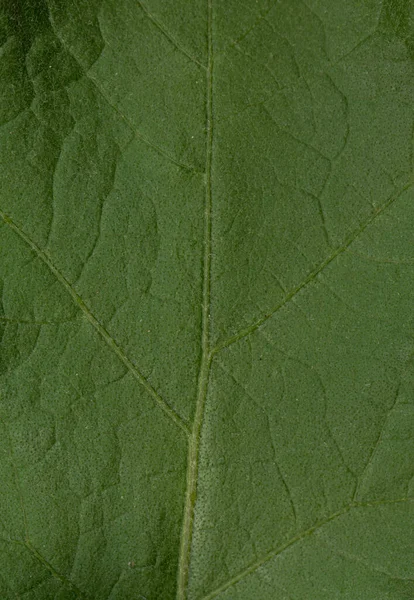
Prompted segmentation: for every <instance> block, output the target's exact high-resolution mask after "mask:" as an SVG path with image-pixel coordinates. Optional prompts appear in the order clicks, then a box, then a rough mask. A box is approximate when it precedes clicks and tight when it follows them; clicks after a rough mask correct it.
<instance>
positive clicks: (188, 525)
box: [177, 0, 213, 600]
mask: <svg viewBox="0 0 414 600" xmlns="http://www.w3.org/2000/svg"><path fill="white" fill-rule="evenodd" d="M212 4H213V0H208V8H207V10H208V15H207V22H208V38H207V39H208V66H207V77H206V97H207V101H206V117H207V119H206V129H207V139H206V176H205V177H206V187H205V212H204V261H203V301H202V331H201V349H202V352H201V362H200V370H199V378H198V394H197V402H196V409H195V416H194V422H193V428H192V431H191V437H190V441H189V445H188V459H187V460H188V462H187V487H186V494H185V505H184V517H183V528H182V532H181V547H180V557H179V564H178V581H177V600H185V599H186V598H187V588H188V576H189V566H190V555H191V542H192V534H193V523H194V509H195V504H196V500H197V480H198V469H199V454H200V438H201V428H202V424H203V417H204V407H205V402H206V397H207V388H208V380H209V374H210V366H211V354H210V280H211V218H212V214H211V213H212V188H211V179H212V178H211V170H212V158H213V32H212V27H213V23H212V20H213V5H212Z"/></svg>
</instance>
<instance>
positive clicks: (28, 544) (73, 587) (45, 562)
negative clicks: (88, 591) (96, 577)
mask: <svg viewBox="0 0 414 600" xmlns="http://www.w3.org/2000/svg"><path fill="white" fill-rule="evenodd" d="M17 543H19V544H20V545H22V546H23V547H24V548H26V549H27V550H28V551H29V552H30V553H31V554H32V555H33V556H34V557H35V558H36V560H38V561H39V563H41V564H42V565H43V566H44V567H45V568H46V569H47V570H48V571H49V572H50V573H51V574H52V575H53V577H55V579H58V580H59V581H60V582H61V583H63V584H64V585H66V586H67V587H69V588H70V589H71V590H72V591H74V592H75V594H77V595H78V598H81V599H82V600H86V599H87V596H86V595H85V594H84V593H83V592H81V591H80V590H79V589H78V588H77V586H76V585H75V584H74V583H72V581H70V579H68V578H67V577H66V576H65V575H62V573H59V571H57V570H56V569H55V567H54V566H53V565H51V564H50V562H49V561H48V560H46V559H45V557H44V556H42V554H40V552H39V551H38V550H37V548H35V547H34V546H33V545H32V543H31V542H30V541H28V540H27V541H26V542H24V543H23V542H17Z"/></svg>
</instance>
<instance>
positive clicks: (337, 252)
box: [212, 181, 414, 355]
mask: <svg viewBox="0 0 414 600" xmlns="http://www.w3.org/2000/svg"><path fill="white" fill-rule="evenodd" d="M413 186H414V183H413V182H412V181H410V182H409V183H407V184H406V185H405V186H404V187H403V188H401V189H400V190H399V191H398V192H396V193H395V194H392V195H391V196H390V197H389V198H388V200H387V201H386V202H385V203H384V204H383V205H382V206H381V207H380V208H378V209H377V210H376V211H375V212H374V213H373V214H372V215H371V216H370V217H369V218H368V219H366V220H365V221H364V222H363V223H362V225H360V226H359V227H358V228H357V229H355V230H354V231H353V232H352V233H351V235H350V236H349V237H348V238H347V239H346V240H345V242H344V243H343V244H342V245H341V246H339V247H338V248H336V249H335V250H334V251H333V252H332V254H330V255H329V256H328V257H327V258H326V259H325V260H324V261H322V262H321V263H320V264H319V265H318V266H317V267H316V268H315V269H314V270H313V271H311V272H310V273H309V275H308V276H307V277H306V279H304V280H303V281H302V283H300V284H299V285H298V286H296V287H295V288H294V289H293V290H291V291H290V292H289V293H288V294H287V295H286V296H285V297H284V298H283V299H282V300H281V301H280V302H279V304H277V305H276V306H275V307H274V308H273V309H272V310H271V311H270V312H268V313H267V314H266V315H264V316H263V317H261V318H260V319H258V320H257V321H255V322H254V323H252V324H251V325H248V326H247V327H244V328H243V329H241V330H240V331H238V332H237V333H235V334H234V335H232V336H231V337H229V338H228V339H227V340H224V341H223V342H221V343H219V344H218V345H217V346H216V347H215V348H214V349H213V350H212V355H214V354H217V353H218V352H220V351H221V350H224V348H228V347H229V346H231V345H232V344H235V343H236V342H238V341H239V340H242V339H243V338H245V337H246V336H248V335H250V334H251V333H253V332H254V331H256V329H259V327H261V326H262V325H263V324H264V323H266V321H268V320H269V319H270V317H272V316H273V315H274V314H275V313H277V312H278V311H279V310H280V309H281V308H283V307H284V306H285V305H286V304H288V302H290V301H291V300H293V298H294V297H295V296H297V294H299V292H301V291H302V290H303V288H305V287H307V286H308V285H309V284H310V283H311V282H312V281H314V280H315V279H316V278H317V276H318V275H319V274H320V273H322V271H323V270H324V269H325V268H326V267H327V266H328V265H329V264H330V263H331V262H333V261H334V260H335V259H336V258H337V257H338V256H339V255H340V254H342V253H343V252H345V250H347V249H348V248H349V246H351V244H353V242H355V240H357V239H358V238H359V237H360V235H362V233H363V232H364V231H365V230H366V229H367V228H368V227H369V226H370V225H371V224H372V223H373V222H374V221H375V219H376V218H377V217H379V215H381V214H382V213H383V212H384V211H385V210H387V209H388V208H389V207H390V206H391V205H392V204H394V202H395V201H396V200H398V198H400V197H401V196H402V194H403V193H404V192H406V191H407V190H409V189H410V188H412V187H413Z"/></svg>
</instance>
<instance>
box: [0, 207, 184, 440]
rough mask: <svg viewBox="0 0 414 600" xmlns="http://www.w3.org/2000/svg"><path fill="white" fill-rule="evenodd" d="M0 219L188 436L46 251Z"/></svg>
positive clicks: (181, 422) (11, 223) (7, 219)
mask: <svg viewBox="0 0 414 600" xmlns="http://www.w3.org/2000/svg"><path fill="white" fill-rule="evenodd" d="M0 217H1V218H2V219H3V221H4V222H5V223H6V225H8V226H9V227H10V228H11V229H12V230H13V231H14V232H15V233H16V234H17V235H18V236H19V237H20V238H21V239H22V240H23V241H24V242H26V244H27V245H28V246H30V248H31V249H32V251H33V252H34V253H35V254H36V255H37V256H38V257H39V258H40V259H41V260H42V261H43V262H44V263H45V265H46V266H47V267H48V268H49V270H50V271H51V272H52V273H53V275H54V276H55V277H56V279H57V280H58V281H59V283H60V284H61V285H62V286H63V287H64V288H65V289H66V291H67V292H68V293H69V294H70V295H71V296H72V299H73V301H74V302H75V304H76V305H77V307H78V308H79V309H80V310H81V311H82V312H83V314H84V315H85V317H86V318H87V320H88V321H89V323H91V325H92V326H93V327H94V328H95V329H96V331H97V332H98V333H99V335H100V336H101V337H102V338H103V339H104V340H105V342H106V343H107V344H108V346H109V347H110V348H111V350H112V351H113V352H114V353H115V354H116V355H117V357H118V358H119V360H120V361H121V362H122V363H123V364H124V365H125V366H126V368H127V369H128V371H129V372H130V373H131V374H132V376H133V377H134V378H135V379H136V380H137V381H138V382H139V383H140V384H141V385H142V386H143V387H144V388H145V390H146V391H147V392H148V393H149V395H150V396H151V398H152V399H153V400H154V401H155V402H156V404H157V405H158V406H159V407H160V408H161V409H162V410H163V411H164V413H165V414H166V415H167V416H168V417H169V418H170V419H171V420H172V421H173V422H174V423H175V424H176V425H177V426H178V427H179V428H180V429H181V430H182V431H183V432H184V433H185V434H186V435H187V436H188V435H189V428H188V425H187V424H186V422H185V421H184V420H183V419H182V418H181V417H180V415H179V414H178V413H177V412H176V411H175V410H174V409H173V408H172V407H171V406H170V405H169V404H168V403H167V402H166V401H165V400H164V399H163V398H161V396H160V395H159V394H158V393H157V392H156V391H155V389H154V388H153V387H152V385H151V384H150V383H149V382H148V381H147V379H146V378H145V377H144V376H143V375H142V373H141V372H140V371H139V370H138V369H137V367H136V366H135V365H134V364H133V362H132V361H131V360H130V359H129V358H128V356H127V355H126V354H125V352H124V351H123V350H122V348H121V347H120V346H119V345H118V344H117V342H116V341H115V340H114V338H113V337H112V336H111V334H110V333H109V332H108V331H107V330H106V329H105V327H104V326H103V325H102V324H101V323H100V322H99V321H98V319H97V318H96V317H95V315H94V314H93V313H92V312H91V310H90V309H89V308H88V306H87V305H86V304H85V302H84V301H83V299H82V298H81V297H80V296H79V294H78V293H77V292H76V291H75V289H74V288H73V286H72V285H71V284H70V283H69V281H68V280H67V279H66V277H65V276H64V275H62V273H61V272H60V271H59V270H58V268H57V267H56V266H55V265H54V264H53V262H52V261H51V259H50V258H49V256H48V255H47V254H46V252H45V251H44V250H41V248H39V246H38V245H37V244H36V243H35V242H34V241H33V240H32V239H31V238H30V237H29V236H28V235H27V233H26V232H25V231H23V229H22V228H21V227H20V226H19V225H17V224H16V223H15V222H14V221H13V220H12V219H11V218H10V217H9V216H8V215H6V214H5V213H4V212H3V211H1V210H0Z"/></svg>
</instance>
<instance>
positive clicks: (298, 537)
mask: <svg viewBox="0 0 414 600" xmlns="http://www.w3.org/2000/svg"><path fill="white" fill-rule="evenodd" d="M413 501H414V498H399V499H397V500H378V501H374V502H351V503H350V504H348V505H347V506H345V507H344V508H342V509H341V510H338V511H337V512H335V513H333V514H331V515H330V516H329V517H327V518H326V519H324V520H323V521H320V522H319V523H316V524H315V525H313V526H312V527H309V529H306V530H305V531H302V532H301V533H298V534H297V535H295V537H293V538H291V539H290V540H288V541H287V542H285V543H284V544H281V545H280V546H278V547H277V548H274V549H273V550H270V551H269V552H267V553H266V554H264V555H263V556H261V557H260V558H258V559H257V560H256V561H255V562H253V563H251V564H250V565H248V566H247V567H246V568H245V569H243V570H242V571H240V572H239V573H237V574H236V575H234V577H232V578H231V579H229V580H228V581H226V582H225V583H223V584H222V585H220V586H219V587H217V588H216V589H215V590H213V591H211V592H209V593H208V594H207V595H206V596H204V597H203V598H202V600H213V598H217V596H219V595H220V594H221V593H223V592H225V591H226V590H228V589H229V588H231V587H232V586H234V585H236V584H237V583H239V581H241V580H242V579H244V578H245V577H247V576H249V575H251V574H252V573H254V572H255V571H257V570H258V569H259V568H260V567H262V566H263V565H264V564H266V563H267V562H269V561H270V560H272V558H276V557H277V556H279V555H280V554H282V553H283V552H284V551H285V550H287V549H288V548H291V547H292V546H294V545H295V544H297V543H298V542H301V541H302V540H303V539H305V538H307V537H309V536H310V535H312V534H314V533H315V532H317V531H318V530H320V529H322V527H324V526H325V525H327V524H328V523H332V521H336V520H337V519H339V518H340V517H342V516H344V515H345V514H347V513H349V512H350V511H351V510H355V509H358V508H375V507H376V506H384V505H387V504H402V503H405V502H413Z"/></svg>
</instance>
